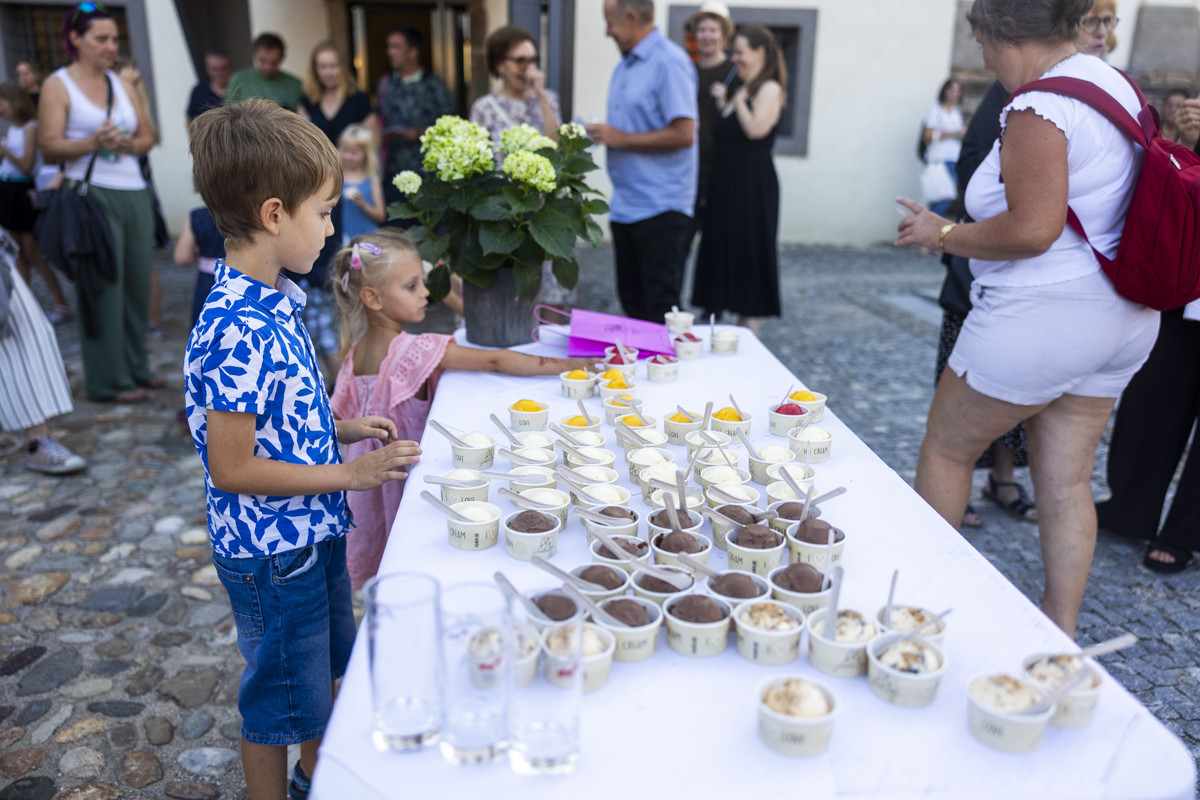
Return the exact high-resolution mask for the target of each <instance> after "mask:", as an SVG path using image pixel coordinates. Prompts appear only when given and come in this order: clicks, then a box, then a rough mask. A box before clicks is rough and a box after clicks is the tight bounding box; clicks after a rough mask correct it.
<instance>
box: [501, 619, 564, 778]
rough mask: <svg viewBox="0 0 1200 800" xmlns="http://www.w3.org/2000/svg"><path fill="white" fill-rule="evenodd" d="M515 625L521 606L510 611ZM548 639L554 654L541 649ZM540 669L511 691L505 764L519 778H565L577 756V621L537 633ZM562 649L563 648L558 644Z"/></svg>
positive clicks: (562, 623) (553, 626)
mask: <svg viewBox="0 0 1200 800" xmlns="http://www.w3.org/2000/svg"><path fill="white" fill-rule="evenodd" d="M513 615H514V618H518V619H515V621H516V622H517V624H518V626H522V625H523V624H524V621H523V620H522V619H519V618H521V617H524V616H525V611H524V609H523V608H520V607H518V606H514V607H513ZM547 640H549V641H550V642H552V643H554V644H555V650H554V651H550V650H548V649H547V648H546V647H545V643H546V642H547ZM542 643H543V646H542V653H541V659H542V665H543V666H542V669H540V670H538V673H537V675H536V677H534V679H533V680H532V681H530V682H529V683H528V684H527V685H525V686H521V687H519V688H516V689H515V690H514V692H513V696H512V704H511V706H510V710H509V736H510V738H509V747H508V760H509V764H511V765H512V768H513V771H514V772H516V773H518V774H520V775H554V774H566V773H570V772H572V771H573V770H574V769H575V763H576V761H577V760H578V758H579V715H580V708H581V706H582V703H583V618H582V616H580V615H577V616H576V617H574V618H572V619H569V620H566V621H563V622H559V623H554V624H551V625H547V626H546V627H545V628H544V629H543V631H542ZM564 644H566V645H567V648H566V649H564V648H563V645H564Z"/></svg>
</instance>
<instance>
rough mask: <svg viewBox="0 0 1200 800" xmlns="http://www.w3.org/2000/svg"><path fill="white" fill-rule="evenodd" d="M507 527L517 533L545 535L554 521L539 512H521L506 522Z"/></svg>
mask: <svg viewBox="0 0 1200 800" xmlns="http://www.w3.org/2000/svg"><path fill="white" fill-rule="evenodd" d="M508 527H509V528H511V529H512V530H514V531H516V532H517V533H545V532H546V531H548V530H550V529H551V528H553V527H554V521H553V520H552V519H550V517H548V516H546V515H545V514H543V513H542V512H540V511H522V512H521V513H520V514H517V515H516V516H515V517H513V518H512V519H510V520H509V521H508Z"/></svg>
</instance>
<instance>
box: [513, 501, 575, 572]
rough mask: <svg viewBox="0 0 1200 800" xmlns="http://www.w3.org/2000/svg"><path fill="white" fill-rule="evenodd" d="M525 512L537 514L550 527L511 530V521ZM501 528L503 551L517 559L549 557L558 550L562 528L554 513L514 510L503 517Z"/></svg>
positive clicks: (528, 559)
mask: <svg viewBox="0 0 1200 800" xmlns="http://www.w3.org/2000/svg"><path fill="white" fill-rule="evenodd" d="M533 491H539V490H537V489H535V490H533ZM541 491H545V490H541ZM525 513H532V514H537V515H538V516H539V517H542V518H544V519H545V520H546V522H547V524H549V525H550V527H549V528H547V529H546V530H544V531H518V530H513V528H512V524H513V521H514V520H515V519H516V518H517V517H518V516H520V515H521V514H525ZM501 529H502V530H503V532H504V552H506V553H508V555H510V556H512V557H513V558H515V559H517V560H518V561H530V560H532V559H533V557H534V556H541V557H542V558H550V557H552V556H553V555H554V554H555V553H557V552H558V534H559V532H560V531H562V529H563V523H562V520H561V519H559V518H558V517H557V516H556V515H555V514H553V513H549V512H546V513H543V512H541V511H529V512H526V511H514V512H513V513H511V514H509V515H508V516H507V517H505V518H504V521H503V523H502V524H501Z"/></svg>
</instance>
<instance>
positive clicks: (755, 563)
mask: <svg viewBox="0 0 1200 800" xmlns="http://www.w3.org/2000/svg"><path fill="white" fill-rule="evenodd" d="M771 532H772V533H774V534H775V536H776V537H778V541H777V543H776V545H775V546H774V547H772V548H770V549H769V550H754V549H752V548H749V547H742V546H740V545H739V544H738V543H737V536H738V535H737V534H736V533H734V532H732V531H731V532H730V533H729V534H728V535H727V536H726V537H725V549H726V551H728V553H729V568H730V569H733V570H737V571H738V572H750V573H752V574H754V575H762V576H763V577H766V576H767V575H769V574H771V571H772V570H773V569H775V568H776V567H778V566H779V565H780V564H782V563H783V548H784V539H783V534H781V533H779V531H771Z"/></svg>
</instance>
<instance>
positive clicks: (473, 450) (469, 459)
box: [450, 431, 496, 469]
mask: <svg viewBox="0 0 1200 800" xmlns="http://www.w3.org/2000/svg"><path fill="white" fill-rule="evenodd" d="M458 438H459V439H462V440H463V442H464V443H465V444H468V445H470V447H459V446H458V445H456V444H454V443H453V442H451V443H450V454H451V457H452V458H451V460H452V461H453V463H454V467H455V468H456V469H490V468H491V466H492V463H493V462H494V461H495V458H496V440H495V439H493V438H492V437H491V436H488V435H487V434H486V433H482V432H480V431H471V432H470V433H465V434H463V435H462V436H459V437H458Z"/></svg>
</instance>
